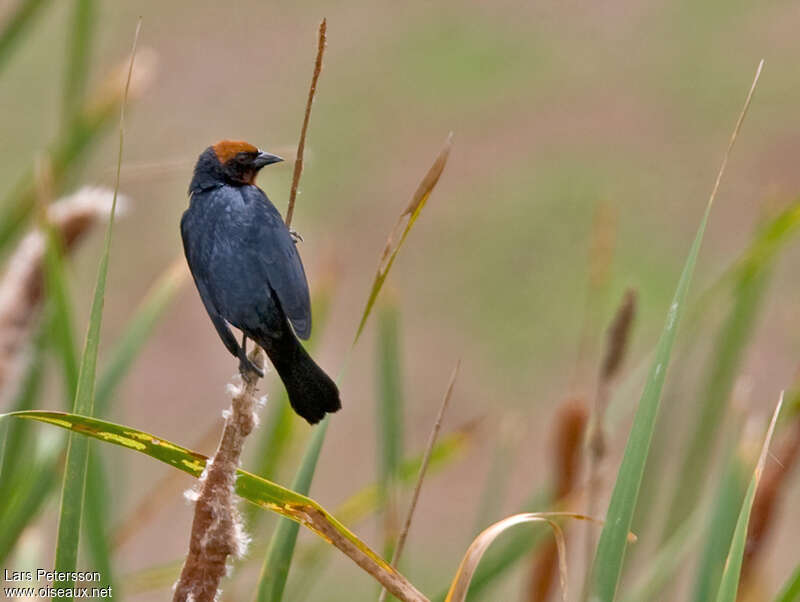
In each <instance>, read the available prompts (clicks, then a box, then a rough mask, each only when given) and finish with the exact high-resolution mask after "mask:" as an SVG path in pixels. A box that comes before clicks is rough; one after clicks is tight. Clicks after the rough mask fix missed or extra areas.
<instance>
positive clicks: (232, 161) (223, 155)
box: [190, 140, 283, 190]
mask: <svg viewBox="0 0 800 602" xmlns="http://www.w3.org/2000/svg"><path fill="white" fill-rule="evenodd" d="M279 161H283V159H282V158H281V157H278V156H277V155H271V154H270V153H265V152H263V151H261V150H259V149H258V148H256V147H255V146H253V145H252V144H249V143H247V142H244V141H242V140H221V141H219V142H217V143H216V144H214V145H213V146H209V147H208V148H207V149H206V150H205V151H203V153H202V154H201V155H200V158H199V159H198V160H197V165H196V166H195V168H194V179H193V181H192V187H191V189H190V190H193V189H195V188H204V187H205V186H207V185H209V184H213V183H219V182H223V183H225V184H232V185H234V186H241V185H243V184H253V182H255V179H256V174H258V172H259V170H260V169H261V168H262V167H264V166H266V165H270V164H272V163H278V162H279Z"/></svg>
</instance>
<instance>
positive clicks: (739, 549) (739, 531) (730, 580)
mask: <svg viewBox="0 0 800 602" xmlns="http://www.w3.org/2000/svg"><path fill="white" fill-rule="evenodd" d="M782 406H783V393H781V397H780V400H779V401H778V406H777V407H776V408H775V412H774V413H773V414H772V420H771V421H770V423H769V428H768V429H767V435H766V437H764V445H763V446H762V447H761V455H760V456H759V458H758V463H757V464H756V469H755V471H753V478H752V479H751V481H750V485H749V487H748V488H747V494H746V495H745V498H744V503H743V504H742V509H741V511H740V512H739V519H738V520H737V521H736V530H735V531H734V533H733V539H732V540H731V546H730V550H729V551H728V557H727V559H726V560H725V569H724V570H723V572H722V581H721V582H720V586H719V592H718V593H717V602H736V596H737V593H738V591H739V576H740V573H741V570H742V559H743V557H744V548H745V545H746V544H747V525H748V523H749V522H750V511H751V510H752V508H753V500H755V497H756V490H757V489H758V482H759V481H760V480H761V475H762V473H763V472H764V465H765V464H766V462H767V453H768V452H769V445H770V442H771V441H772V435H773V433H774V432H775V424H776V423H777V422H778V416H779V415H780V413H781V407H782Z"/></svg>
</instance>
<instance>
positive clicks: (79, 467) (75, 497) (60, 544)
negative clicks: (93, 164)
mask: <svg viewBox="0 0 800 602" xmlns="http://www.w3.org/2000/svg"><path fill="white" fill-rule="evenodd" d="M140 28H141V21H139V23H138V24H137V26H136V34H135V36H134V42H133V49H132V52H131V61H130V65H129V67H128V80H127V83H126V86H125V94H124V97H123V101H122V106H121V111H120V130H119V151H118V155H117V177H116V184H115V186H114V199H113V201H112V202H111V214H110V215H109V219H108V227H107V228H106V236H105V241H104V244H103V252H102V255H101V257H100V265H99V267H98V270H97V282H96V284H95V290H94V297H93V299H92V309H91V312H90V315H89V326H88V328H87V331H86V341H85V343H84V347H83V354H82V357H81V366H80V372H79V374H78V386H77V389H76V391H75V402H74V404H73V413H74V414H83V415H86V416H90V415H91V414H92V412H93V411H94V390H95V372H96V370H97V352H98V347H99V343H100V325H101V323H102V318H103V303H104V300H105V290H106V278H107V275H108V260H109V256H110V253H111V237H112V234H113V227H114V214H115V213H116V208H117V193H118V190H119V174H120V169H121V166H122V146H123V141H124V136H123V124H124V119H125V98H127V93H128V87H129V86H130V80H131V74H132V73H133V62H134V59H135V56H136V42H137V41H138V38H139V31H140ZM88 459H89V440H88V439H86V438H84V437H79V436H76V435H74V434H73V435H71V436H70V438H69V443H68V446H67V459H66V465H65V469H64V481H63V483H64V484H63V487H62V491H61V508H60V512H59V521H58V534H57V537H56V552H55V570H56V571H60V572H63V573H65V574H67V575H69V574H71V573H73V572H74V571H75V570H76V568H77V564H78V545H79V542H80V530H81V519H82V515H83V503H84V496H85V493H86V471H87V463H88ZM74 584H75V580H74V579H63V580H56V581H55V583H54V586H55V587H56V589H61V588H64V589H66V590H67V591H71V590H72V588H73V587H74ZM56 600H57V601H59V602H62V601H67V600H72V596H57V597H56Z"/></svg>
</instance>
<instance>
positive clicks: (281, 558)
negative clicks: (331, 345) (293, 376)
mask: <svg viewBox="0 0 800 602" xmlns="http://www.w3.org/2000/svg"><path fill="white" fill-rule="evenodd" d="M451 146H452V134H451V135H450V136H448V138H447V142H446V143H445V146H444V148H443V149H442V150H441V152H440V153H439V155H438V156H437V157H436V160H435V161H434V163H433V166H432V167H431V168H430V169H429V170H428V172H427V174H426V175H425V177H424V178H423V179H422V182H421V183H420V185H419V186H418V187H417V191H416V192H415V193H414V196H413V197H412V199H411V203H409V205H408V206H407V207H406V209H405V210H404V211H403V213H401V214H400V218H399V219H398V221H397V224H396V226H395V230H397V229H398V228H399V227H400V226H401V225H402V223H403V220H404V219H405V218H406V217H407V218H408V221H407V222H406V225H405V227H404V228H403V231H402V235H401V236H400V239H399V241H398V242H397V244H396V245H394V246H393V245H392V243H393V237H392V236H391V235H390V236H389V239H388V241H387V243H386V247H385V248H384V251H383V254H382V258H381V264H380V266H379V267H378V271H377V273H376V275H375V280H374V281H373V283H372V288H371V289H370V293H369V297H368V299H367V304H366V306H365V307H364V311H363V312H362V314H361V321H360V323H359V325H358V328H357V330H356V335H355V337H353V345H352V347H354V346H355V345H356V343H357V342H358V339H359V338H360V337H361V333H362V332H363V330H364V326H365V325H366V323H367V319H368V318H369V316H370V314H371V313H372V308H373V306H374V305H375V301H376V300H377V298H378V294H379V293H380V291H381V289H382V288H383V283H384V282H385V281H386V277H387V276H388V275H389V272H390V271H391V269H392V265H394V261H395V259H396V258H397V254H398V253H399V251H400V249H401V248H402V246H403V243H404V242H405V240H406V238H407V237H408V234H409V232H411V228H412V227H413V226H414V223H415V222H416V220H417V218H418V217H419V215H420V212H421V211H422V209H423V207H424V206H425V204H426V202H427V201H428V198H429V197H430V195H431V193H432V192H433V189H434V187H435V186H436V183H437V182H438V181H439V177H440V176H441V175H442V171H444V167H445V165H446V164H447V158H448V156H449V155H450V147H451ZM352 347H351V349H352ZM327 429H328V417H327V416H326V417H325V418H324V419H323V420H322V422H320V424H319V425H318V426H317V428H316V429H315V430H314V434H313V435H312V436H311V439H310V440H309V442H308V446H307V447H306V451H305V453H304V454H303V458H302V460H301V463H300V468H299V469H298V472H297V474H296V475H295V479H294V481H293V483H292V489H293V490H295V491H297V492H299V493H302V494H306V493H308V490H309V489H310V487H311V481H312V480H313V478H314V471H315V470H316V467H317V461H318V460H319V454H320V451H321V450H322V444H323V443H324V441H325V433H326V431H327ZM297 532H298V528H297V526H296V525H294V524H292V523H289V522H287V521H281V522H280V523H279V524H278V527H277V528H276V529H275V533H274V534H273V536H272V540H271V541H270V546H269V552H268V553H267V557H266V559H265V561H264V567H263V568H262V571H261V577H260V579H259V584H258V589H257V593H256V600H258V601H259V602H265V601H269V602H278V601H279V600H281V598H282V597H283V592H284V590H285V588H286V579H287V578H288V576H289V566H290V565H291V562H292V556H293V554H294V548H295V542H296V540H297Z"/></svg>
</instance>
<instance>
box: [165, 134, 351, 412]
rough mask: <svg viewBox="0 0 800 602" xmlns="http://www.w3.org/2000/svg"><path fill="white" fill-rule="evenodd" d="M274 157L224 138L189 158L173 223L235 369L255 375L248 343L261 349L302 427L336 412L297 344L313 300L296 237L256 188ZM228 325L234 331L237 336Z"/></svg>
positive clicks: (333, 398)
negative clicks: (190, 169) (185, 195)
mask: <svg viewBox="0 0 800 602" xmlns="http://www.w3.org/2000/svg"><path fill="white" fill-rule="evenodd" d="M279 161H282V159H281V158H280V157H278V156H276V155H271V154H269V153H265V152H262V151H261V150H259V149H257V148H256V147H255V146H253V145H252V144H248V143H246V142H241V141H235V140H223V141H221V142H218V143H216V144H215V145H213V146H210V147H209V148H207V149H206V150H205V151H203V153H202V154H201V155H200V157H199V158H198V160H197V165H196V166H195V168H194V177H193V178H192V183H191V185H190V186H189V197H190V204H189V208H188V209H187V210H186V211H185V212H184V214H183V218H182V219H181V235H182V237H183V249H184V252H185V253H186V260H187V261H188V262H189V269H190V270H191V272H192V276H193V277H194V282H195V284H196V285H197V290H198V291H199V293H200V298H201V299H202V300H203V305H205V308H206V311H207V312H208V315H209V317H210V318H211V322H212V323H213V324H214V327H215V328H216V329H217V333H218V334H219V336H220V338H221V339H222V342H223V343H224V344H225V347H227V349H228V351H230V352H231V353H232V354H233V355H234V356H235V357H237V358H239V370H240V371H246V370H250V371H254V372H256V373H258V374H259V375H262V376H263V373H262V371H261V370H260V369H259V368H258V367H256V366H255V365H253V364H252V363H251V362H250V360H249V359H248V358H247V339H251V340H253V341H255V342H256V343H258V344H259V345H260V346H261V347H262V348H263V349H264V351H265V352H266V354H267V356H268V357H269V359H270V361H271V362H272V365H273V366H275V370H276V371H277V372H278V376H280V378H281V380H282V381H283V384H284V386H285V387H286V391H287V393H288V394H289V402H290V403H291V405H292V408H293V409H294V411H295V412H297V413H298V414H299V415H300V416H302V417H303V418H305V419H306V420H307V421H308V422H309V423H311V424H314V423H316V422H319V421H320V420H321V419H322V418H323V417H324V416H325V414H326V413H328V412H335V411H337V410H338V409H339V408H341V402H340V400H339V390H338V389H337V388H336V385H335V384H334V382H333V381H332V380H331V379H330V377H329V376H328V375H327V374H325V372H324V371H323V370H322V369H321V368H320V367H319V366H318V365H317V364H316V363H315V362H314V360H313V359H311V357H310V356H309V355H308V353H307V352H306V350H305V349H304V348H303V346H302V345H301V344H300V341H299V340H298V337H300V338H301V339H307V338H308V337H309V335H310V334H311V301H310V299H309V294H308V282H307V281H306V274H305V271H304V270H303V263H302V261H301V260H300V255H299V254H298V252H297V249H296V248H295V243H296V235H295V234H294V233H292V232H290V231H289V229H288V228H287V227H286V224H285V223H284V221H283V219H282V218H281V215H280V213H279V212H278V210H277V209H276V208H275V206H274V205H273V204H272V203H271V202H270V200H269V199H268V198H267V195H265V194H264V192H263V191H262V190H261V189H260V188H258V187H257V186H256V185H255V178H256V175H257V174H258V172H259V170H260V169H261V168H262V167H264V166H266V165H270V164H272V163H277V162H279ZM230 326H235V327H236V328H238V329H239V330H240V331H241V332H242V342H241V344H239V342H238V341H237V340H236V337H235V336H234V334H233V332H231V329H230Z"/></svg>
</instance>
